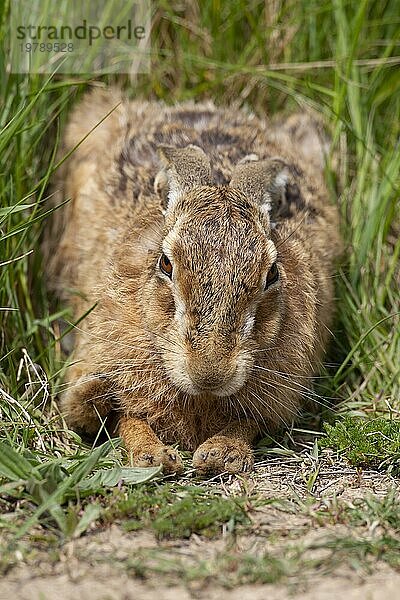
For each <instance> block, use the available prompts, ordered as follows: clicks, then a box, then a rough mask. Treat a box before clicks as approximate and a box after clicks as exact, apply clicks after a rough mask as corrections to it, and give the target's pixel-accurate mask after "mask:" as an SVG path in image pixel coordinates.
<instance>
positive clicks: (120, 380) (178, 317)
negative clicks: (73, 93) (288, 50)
mask: <svg viewBox="0 0 400 600" xmlns="http://www.w3.org/2000/svg"><path fill="white" fill-rule="evenodd" d="M114 107H116V108H115V110H114V111H113V112H112V113H111V114H110V116H109V117H107V119H105V120H104V121H103V123H101V124H100V125H99V126H98V127H97V128H96V129H94V130H93V132H92V133H91V134H90V135H89V136H88V137H87V139H85V141H84V142H83V143H82V144H81V145H80V146H79V147H78V148H77V150H76V151H75V152H74V153H73V154H72V155H71V157H70V158H69V159H68V161H66V163H65V165H64V166H63V168H62V169H61V171H60V174H59V177H58V180H57V181H56V183H55V188H56V189H57V191H58V200H60V199H62V198H70V202H69V203H68V204H67V205H66V206H65V207H63V209H62V210H59V211H57V212H56V218H55V220H54V223H53V226H52V229H51V230H50V231H49V232H48V236H47V242H46V246H47V251H48V255H49V278H50V282H51V285H52V286H53V288H54V289H56V290H57V291H58V292H59V294H60V295H61V296H62V297H63V298H64V299H66V300H67V301H68V302H70V303H71V304H72V306H73V308H74V312H75V315H76V316H77V317H78V316H80V315H81V314H83V313H84V312H85V311H87V310H88V308H90V307H91V306H93V305H94V304H95V303H96V307H95V308H94V309H93V311H92V312H91V313H90V314H89V316H88V317H87V318H86V319H85V320H84V321H83V323H82V324H81V325H79V330H78V331H77V333H76V347H75V351H74V360H75V365H74V366H73V367H71V369H70V373H69V376H68V389H67V392H66V394H65V395H64V398H63V406H64V408H65V410H66V412H67V418H68V420H69V423H70V425H71V426H72V427H75V428H79V429H83V430H85V431H87V432H88V433H92V434H93V433H95V432H96V430H97V429H98V427H99V414H100V416H101V417H102V418H105V417H106V416H107V414H108V413H110V412H111V411H114V412H117V413H118V414H120V415H121V417H122V419H121V421H120V434H121V435H122V437H123V439H124V440H125V444H126V445H127V447H128V449H129V450H130V451H131V452H132V454H133V462H134V463H135V464H163V465H164V467H165V469H166V470H167V471H168V470H169V471H174V470H179V469H180V468H181V462H180V459H179V457H178V456H177V454H176V452H175V451H173V450H171V449H169V448H168V447H166V446H165V444H176V443H178V444H179V445H180V446H181V447H182V448H183V449H187V450H192V451H194V450H196V449H197V450H196V453H195V456H194V465H195V467H196V468H197V469H198V470H199V471H207V470H212V471H222V470H229V471H231V472H237V471H241V470H246V469H250V468H251V467H252V462H253V461H252V454H251V451H250V446H249V444H251V443H252V441H253V440H254V438H255V437H256V436H257V434H259V433H260V432H261V431H263V430H266V429H269V430H272V429H274V428H276V427H277V426H279V425H281V424H284V423H287V422H289V421H290V420H291V419H292V418H293V417H295V416H296V415H297V413H298V410H299V407H300V405H301V401H302V396H304V395H305V396H306V397H307V396H308V395H309V394H310V393H311V392H310V391H309V389H308V387H309V379H308V378H309V377H310V376H312V375H313V374H314V372H315V371H316V370H317V368H318V364H319V362H320V360H321V357H322V355H323V351H324V349H325V346H326V343H327V340H328V337H329V326H330V323H331V318H332V312H333V284H332V275H333V268H334V266H333V265H334V260H335V258H336V257H337V256H338V255H339V253H340V240H339V236H338V222H337V221H338V215H337V210H336V208H335V207H333V206H331V205H330V204H329V202H328V195H327V191H326V188H325V185H324V182H323V177H322V167H321V165H322V163H323V157H322V153H321V149H322V144H319V139H320V138H319V137H318V135H317V130H316V128H315V127H314V125H313V122H312V120H310V119H307V118H306V117H298V118H297V121H298V123H299V131H301V135H300V136H299V137H301V138H303V139H304V138H305V139H306V141H307V146H306V147H302V146H301V144H300V142H299V141H298V140H297V138H296V127H295V123H296V119H295V117H291V119H290V128H288V129H287V130H286V129H285V128H284V127H283V126H279V127H277V128H276V129H274V127H273V126H271V125H270V124H268V123H267V122H264V121H259V120H258V119H256V118H255V117H254V116H252V115H246V114H244V113H243V112H240V111H236V110H233V109H217V108H215V107H214V106H213V105H212V104H206V105H196V104H186V105H180V106H177V107H172V108H171V107H166V106H163V105H161V104H157V103H145V102H131V103H128V102H121V98H120V96H119V93H118V92H116V91H108V92H99V91H96V92H94V93H91V94H89V95H88V96H87V97H86V98H85V99H84V100H83V102H82V103H81V104H80V105H79V106H78V107H77V109H76V110H75V111H74V113H73V115H72V117H71V120H70V123H69V126H68V128H67V131H66V134H65V139H64V145H63V148H62V152H67V151H69V150H70V149H71V148H73V147H74V146H75V145H77V144H78V143H79V142H80V141H81V139H82V138H83V137H84V136H85V135H86V134H87V133H88V131H89V130H90V129H91V128H92V127H95V125H96V124H97V123H98V122H99V121H100V120H101V119H102V118H103V117H104V116H105V115H106V114H107V113H108V112H110V111H111V110H112V109H113V108H114ZM305 132H306V133H305ZM312 145H313V147H311V146H312ZM229 184H230V185H229ZM163 207H164V208H166V214H165V215H164V214H163ZM166 247H167V248H168V257H169V258H170V259H171V260H172V264H173V281H169V279H168V277H167V276H165V275H162V274H161V273H160V270H159V267H158V260H159V257H160V254H161V253H162V252H166V250H165V248H166ZM276 253H277V259H276V260H277V264H278V268H279V276H280V279H279V282H278V283H277V284H276V285H275V286H271V289H268V290H267V291H264V289H263V288H264V281H265V277H266V274H267V272H268V271H269V269H270V268H271V266H272V264H273V262H274V260H275V255H276ZM252 319H253V320H254V323H253V321H252ZM98 413H99V414H98ZM235 448H236V451H235V452H233V450H234V449H235ZM232 452H233V454H232ZM143 457H145V458H143ZM146 457H147V458H146ZM171 457H172V458H171Z"/></svg>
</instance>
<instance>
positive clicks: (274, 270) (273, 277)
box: [264, 262, 279, 290]
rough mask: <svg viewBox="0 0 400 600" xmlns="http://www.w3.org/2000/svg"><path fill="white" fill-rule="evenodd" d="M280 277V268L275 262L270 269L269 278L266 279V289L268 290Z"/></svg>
mask: <svg viewBox="0 0 400 600" xmlns="http://www.w3.org/2000/svg"><path fill="white" fill-rule="evenodd" d="M278 279H279V269H278V265H277V264H276V262H274V263H273V265H272V266H271V268H270V270H269V271H268V275H267V279H266V281H265V288H264V289H265V290H267V289H268V288H269V287H270V286H271V285H273V284H274V283H276V282H277V281H278Z"/></svg>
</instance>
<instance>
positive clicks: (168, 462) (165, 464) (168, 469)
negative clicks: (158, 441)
mask: <svg viewBox="0 0 400 600" xmlns="http://www.w3.org/2000/svg"><path fill="white" fill-rule="evenodd" d="M132 462H133V465H134V466H135V467H158V466H159V465H162V468H163V472H164V473H177V474H179V473H182V471H183V462H182V459H181V457H180V456H179V454H178V452H177V451H176V450H174V449H173V448H171V447H170V446H154V447H153V448H149V449H148V450H147V449H146V450H144V451H143V452H140V453H139V454H137V455H136V456H134V457H133V460H132Z"/></svg>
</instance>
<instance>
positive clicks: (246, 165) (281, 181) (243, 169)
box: [229, 154, 292, 213]
mask: <svg viewBox="0 0 400 600" xmlns="http://www.w3.org/2000/svg"><path fill="white" fill-rule="evenodd" d="M291 179H292V175H291V173H290V169H289V166H288V165H287V164H286V163H285V162H284V160H282V159H281V158H271V159H268V160H258V157H257V155H255V154H250V155H249V156H245V157H244V158H243V159H242V160H241V161H240V162H239V163H238V164H237V165H236V167H235V169H234V171H233V175H232V179H231V182H230V184H229V185H230V187H232V188H236V189H238V190H240V191H242V192H243V193H244V194H246V196H247V197H248V198H249V199H251V200H254V201H255V202H257V204H259V205H260V207H261V209H262V210H263V211H264V212H267V213H269V212H270V211H271V209H272V207H273V206H278V205H281V204H282V203H284V202H285V196H286V187H287V184H288V183H289V181H290V180H291Z"/></svg>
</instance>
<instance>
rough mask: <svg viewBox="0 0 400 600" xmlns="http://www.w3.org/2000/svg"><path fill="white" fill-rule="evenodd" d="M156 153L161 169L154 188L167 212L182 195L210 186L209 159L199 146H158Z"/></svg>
mask: <svg viewBox="0 0 400 600" xmlns="http://www.w3.org/2000/svg"><path fill="white" fill-rule="evenodd" d="M158 153H159V156H160V159H161V163H162V165H163V168H162V169H161V171H160V172H159V173H158V175H157V176H156V178H155V180H154V188H155V191H156V193H157V194H159V195H160V196H161V198H162V202H163V205H164V208H166V209H167V211H168V212H170V211H171V210H172V209H173V207H174V205H175V204H176V201H177V200H178V199H179V198H180V197H181V196H182V195H183V194H185V193H187V192H189V191H190V190H192V189H193V188H195V187H199V186H202V185H211V164H210V159H209V158H208V157H207V155H206V154H205V152H204V151H203V150H202V149H201V148H199V146H194V145H192V144H191V145H189V146H186V147H185V148H174V147H173V146H160V147H159V148H158Z"/></svg>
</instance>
